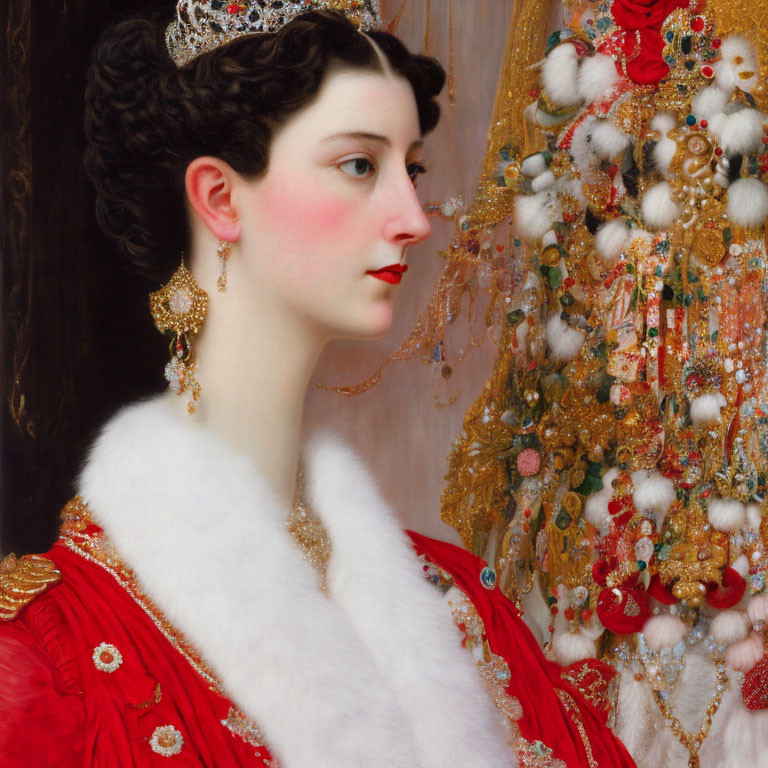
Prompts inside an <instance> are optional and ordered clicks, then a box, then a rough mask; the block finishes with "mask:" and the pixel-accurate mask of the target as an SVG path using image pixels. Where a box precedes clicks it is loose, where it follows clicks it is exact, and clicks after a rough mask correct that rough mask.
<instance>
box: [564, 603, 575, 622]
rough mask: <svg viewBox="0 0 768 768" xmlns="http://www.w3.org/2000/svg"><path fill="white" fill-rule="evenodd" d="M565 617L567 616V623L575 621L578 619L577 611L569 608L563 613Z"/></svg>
mask: <svg viewBox="0 0 768 768" xmlns="http://www.w3.org/2000/svg"><path fill="white" fill-rule="evenodd" d="M563 616H565V618H566V621H573V620H574V619H575V618H576V611H574V610H573V608H571V607H570V606H568V608H566V609H565V610H564V611H563Z"/></svg>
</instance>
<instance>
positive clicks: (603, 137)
mask: <svg viewBox="0 0 768 768" xmlns="http://www.w3.org/2000/svg"><path fill="white" fill-rule="evenodd" d="M591 135H592V142H591V146H592V151H593V152H594V153H595V155H596V156H597V157H599V158H601V159H605V160H615V159H616V158H617V157H618V156H619V155H621V154H622V153H623V152H624V150H625V149H626V148H627V147H628V146H629V145H630V144H631V143H632V139H631V138H630V137H629V136H627V134H626V133H622V132H621V131H620V130H619V129H618V128H617V127H616V126H615V125H614V124H613V123H612V122H611V121H610V120H598V121H597V122H596V123H595V125H594V127H593V128H592V132H591Z"/></svg>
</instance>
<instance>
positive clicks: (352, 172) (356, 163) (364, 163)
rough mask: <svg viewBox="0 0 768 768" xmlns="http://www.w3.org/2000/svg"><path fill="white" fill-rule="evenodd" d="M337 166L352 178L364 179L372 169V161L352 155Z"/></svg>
mask: <svg viewBox="0 0 768 768" xmlns="http://www.w3.org/2000/svg"><path fill="white" fill-rule="evenodd" d="M339 168H342V169H343V170H344V173H346V174H347V175H349V176H351V177H352V178H354V179H364V178H366V177H367V176H369V175H370V172H371V171H373V163H372V162H371V161H370V160H369V159H368V158H367V157H354V158H352V159H351V160H347V161H346V162H344V163H341V165H339Z"/></svg>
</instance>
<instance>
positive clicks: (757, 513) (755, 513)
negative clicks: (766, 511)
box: [742, 504, 763, 576]
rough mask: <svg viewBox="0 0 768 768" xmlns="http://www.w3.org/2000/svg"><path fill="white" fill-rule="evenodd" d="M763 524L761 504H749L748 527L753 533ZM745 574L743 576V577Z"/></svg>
mask: <svg viewBox="0 0 768 768" xmlns="http://www.w3.org/2000/svg"><path fill="white" fill-rule="evenodd" d="M762 522H763V510H762V508H761V507H760V505H759V504H747V526H748V527H749V528H751V529H752V530H753V531H756V530H758V529H759V528H760V523H762ZM743 575H744V574H742V576H743Z"/></svg>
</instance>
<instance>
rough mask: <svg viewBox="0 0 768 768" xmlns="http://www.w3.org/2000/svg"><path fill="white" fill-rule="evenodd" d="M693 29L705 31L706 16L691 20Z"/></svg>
mask: <svg viewBox="0 0 768 768" xmlns="http://www.w3.org/2000/svg"><path fill="white" fill-rule="evenodd" d="M691 29H692V30H693V31H694V32H703V31H704V18H703V17H702V16H697V17H696V18H695V19H693V21H691Z"/></svg>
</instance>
